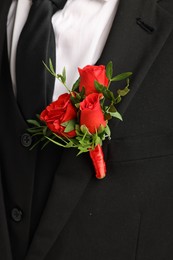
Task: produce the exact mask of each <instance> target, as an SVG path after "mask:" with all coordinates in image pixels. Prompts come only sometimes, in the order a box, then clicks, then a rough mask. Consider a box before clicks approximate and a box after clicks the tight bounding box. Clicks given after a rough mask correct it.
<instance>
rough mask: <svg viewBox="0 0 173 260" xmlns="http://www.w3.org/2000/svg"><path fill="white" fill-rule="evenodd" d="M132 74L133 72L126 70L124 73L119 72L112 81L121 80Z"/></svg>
mask: <svg viewBox="0 0 173 260" xmlns="http://www.w3.org/2000/svg"><path fill="white" fill-rule="evenodd" d="M131 75H132V72H125V73H122V74H119V75H117V76H115V77H113V78H112V79H111V81H121V80H124V79H127V78H129V77H130V76H131Z"/></svg>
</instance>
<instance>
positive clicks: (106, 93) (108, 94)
mask: <svg viewBox="0 0 173 260" xmlns="http://www.w3.org/2000/svg"><path fill="white" fill-rule="evenodd" d="M94 84H95V87H96V89H97V91H98V92H100V93H102V94H103V96H104V97H105V98H107V99H109V100H111V101H113V102H115V97H114V94H113V92H112V91H110V90H109V89H108V88H106V87H105V86H103V85H101V84H100V83H99V82H97V81H95V82H94Z"/></svg>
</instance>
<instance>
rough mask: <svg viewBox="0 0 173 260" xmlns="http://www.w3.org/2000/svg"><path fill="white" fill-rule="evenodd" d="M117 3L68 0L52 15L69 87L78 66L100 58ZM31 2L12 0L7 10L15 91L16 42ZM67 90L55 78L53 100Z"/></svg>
mask: <svg viewBox="0 0 173 260" xmlns="http://www.w3.org/2000/svg"><path fill="white" fill-rule="evenodd" d="M118 4H119V0H68V1H67V3H66V5H65V7H64V8H63V9H62V10H60V11H57V12H56V13H55V14H54V15H53V17H52V24H53V28H54V33H55V40H56V73H61V72H62V70H63V68H64V67H65V68H66V71H67V85H68V86H69V88H70V87H71V86H72V85H73V83H74V82H75V80H76V79H77V78H78V71H77V68H78V67H81V68H82V67H84V66H86V65H89V64H90V65H93V64H95V63H96V62H97V60H98V59H99V58H100V55H101V53H102V51H103V48H104V46H105V43H106V40H107V37H108V35H109V32H110V29H111V26H112V23H113V20H114V17H115V14H116V11H117V8H118ZM31 5H32V1H31V0H18V1H17V0H13V1H12V4H11V7H10V10H9V13H8V19H7V42H8V54H9V60H10V71H11V77H12V83H13V88H14V92H15V94H16V93H17V86H16V77H15V62H16V50H17V44H18V40H19V37H20V33H21V31H22V29H23V26H24V24H25V22H26V20H27V17H28V14H29V10H30V7H31ZM26 47H27V46H26ZM43 69H44V67H43ZM64 92H66V89H65V88H64V86H63V85H62V84H61V83H60V82H59V81H58V80H56V81H55V87H54V94H53V100H55V99H57V97H58V96H59V95H60V94H62V93H64Z"/></svg>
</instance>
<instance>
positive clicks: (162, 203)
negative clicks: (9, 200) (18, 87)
mask: <svg viewBox="0 0 173 260" xmlns="http://www.w3.org/2000/svg"><path fill="white" fill-rule="evenodd" d="M8 2H9V4H10V1H9V0H8V1H7V0H3V1H1V3H0V10H1V11H0V31H1V43H0V59H1V57H2V50H3V42H4V41H3V39H4V37H5V27H6V16H7V12H8V8H9V6H8ZM172 30H173V3H172V1H171V0H162V1H158V2H157V1H156V0H145V1H144V0H129V1H125V0H120V5H119V8H118V12H117V15H116V18H115V20H114V23H113V26H112V29H111V32H110V35H109V38H108V40H107V43H106V46H105V48H104V50H103V53H102V56H101V58H100V60H99V61H98V64H106V63H107V62H108V61H109V60H112V61H113V64H114V70H115V74H118V73H121V72H124V71H132V72H133V77H132V80H131V87H130V89H131V91H130V93H129V95H128V96H126V97H125V99H124V100H123V102H122V103H121V104H120V106H119V110H120V112H121V113H122V114H123V119H124V120H123V122H122V123H121V122H118V121H116V120H114V121H112V122H111V124H110V127H111V131H112V139H111V140H110V141H106V142H105V143H104V146H103V149H104V153H105V158H106V163H107V177H106V178H105V179H103V180H96V179H95V177H94V169H93V166H92V163H91V162H90V159H89V157H88V155H84V156H79V157H76V153H75V151H73V150H68V149H67V150H64V151H61V153H62V155H61V158H60V159H59V162H58V166H57V168H56V170H55V171H53V170H52V171H53V181H52V185H51V188H50V193H49V196H48V198H47V199H46V205H45V206H44V211H43V213H42V216H41V219H40V220H39V223H38V225H37V227H36V231H35V233H34V235H33V237H32V239H31V242H30V244H29V246H28V248H27V251H26V253H25V257H22V258H20V259H25V260H88V259H91V260H97V259H98V260H103V259H108V260H115V259H116V260H164V259H166V260H172V259H173V247H172V245H173V116H172V111H173V33H172ZM0 65H1V66H2V62H0ZM120 86H121V85H118V86H112V89H113V88H114V87H115V90H116V88H118V87H120ZM11 100H13V103H15V99H14V97H11ZM0 113H1V111H0ZM15 113H16V114H15V115H16V117H20V116H19V113H20V112H19V111H17V109H16V112H15ZM2 123H3V122H1V124H2ZM24 127H25V125H23V128H24ZM2 134H4V135H5V133H2ZM2 138H3V137H1V139H2ZM4 149H5V148H4ZM5 152H8V151H6V150H5ZM52 156H53V160H56V154H54V155H52ZM2 158H3V150H2V152H1V161H2V160H3V159H2ZM34 158H35V157H34ZM31 160H34V159H33V158H31ZM21 163H22V167H24V166H25V165H24V162H21ZM40 163H41V162H40ZM45 165H46V164H45ZM45 167H46V166H45ZM2 191H3V187H2V188H1V189H0V192H1V193H2ZM23 196H25V192H23ZM40 196H43V194H41V195H40ZM38 207H39V205H38ZM6 219H7V212H6V213H5V205H4V199H3V194H1V196H0V225H1V226H0V257H1V259H2V260H12V253H11V249H10V248H11V247H15V244H14V245H13V246H10V232H8V227H7V226H8V224H7V221H6ZM17 225H18V227H17V228H19V229H20V223H18V224H17ZM16 232H17V231H16ZM22 239H23V238H21V240H22ZM21 243H22V241H21ZM20 250H22V248H20V247H19V249H18V251H20ZM19 255H20V254H19ZM14 259H15V255H14Z"/></svg>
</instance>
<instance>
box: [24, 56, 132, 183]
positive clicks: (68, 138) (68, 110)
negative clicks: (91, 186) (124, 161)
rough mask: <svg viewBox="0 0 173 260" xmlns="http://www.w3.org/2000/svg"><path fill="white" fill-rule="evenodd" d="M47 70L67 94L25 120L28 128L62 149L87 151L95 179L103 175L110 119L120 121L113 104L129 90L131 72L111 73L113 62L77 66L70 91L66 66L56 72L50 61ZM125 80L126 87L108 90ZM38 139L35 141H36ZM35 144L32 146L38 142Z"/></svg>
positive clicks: (104, 174) (43, 140)
mask: <svg viewBox="0 0 173 260" xmlns="http://www.w3.org/2000/svg"><path fill="white" fill-rule="evenodd" d="M45 66H46V68H47V70H48V71H49V72H50V73H51V74H52V75H53V76H54V77H56V78H57V79H58V80H60V81H61V82H62V84H63V85H64V87H65V88H66V89H67V91H68V93H64V94H62V95H60V96H59V97H58V99H57V100H56V101H54V102H52V103H51V104H50V105H48V106H47V107H46V108H45V109H44V110H43V111H42V112H41V114H40V115H37V117H38V119H37V120H28V123H30V124H32V126H33V127H32V128H29V129H28V131H29V132H30V133H32V135H33V136H40V138H39V140H38V142H44V144H43V147H44V146H45V145H47V144H48V143H49V142H53V143H54V144H55V145H59V146H61V147H64V148H76V149H77V150H78V153H77V155H80V154H81V153H86V152H88V153H89V155H90V157H91V159H92V162H93V165H94V168H95V172H96V178H98V179H102V178H104V177H105V176H106V164H105V161H104V155H103V151H102V143H103V141H104V140H105V139H106V138H109V139H110V138H111V131H110V128H109V124H108V123H109V120H111V119H112V118H116V119H118V120H122V116H121V114H120V113H119V112H118V110H117V108H116V105H117V104H118V103H120V102H121V100H122V97H124V96H125V95H127V94H128V92H129V77H130V76H131V75H132V73H131V72H126V73H122V74H119V75H116V76H113V64H112V62H109V63H108V65H107V66H106V67H105V66H104V65H100V66H90V65H88V66H86V67H84V68H83V69H81V68H78V71H79V79H78V80H77V81H76V82H75V83H74V85H73V87H72V90H70V89H69V88H68V86H67V85H66V71H65V68H64V70H63V72H62V74H56V73H55V71H54V68H53V66H52V62H51V60H50V61H49V66H47V65H46V64H45ZM121 80H126V86H125V87H124V88H123V89H119V90H118V91H117V92H116V96H115V94H114V93H113V92H112V91H111V90H110V85H111V83H113V82H114V83H115V82H117V81H121ZM38 142H37V143H38ZM37 143H35V145H36V144H37ZM35 145H34V146H35Z"/></svg>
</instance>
